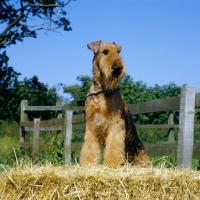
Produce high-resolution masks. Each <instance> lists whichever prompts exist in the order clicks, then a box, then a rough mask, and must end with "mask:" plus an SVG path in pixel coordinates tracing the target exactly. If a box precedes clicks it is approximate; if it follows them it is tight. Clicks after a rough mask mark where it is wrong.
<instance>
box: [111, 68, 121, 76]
mask: <svg viewBox="0 0 200 200" xmlns="http://www.w3.org/2000/svg"><path fill="white" fill-rule="evenodd" d="M120 74H121V67H120V66H113V76H114V77H116V78H118V77H119V76H120Z"/></svg>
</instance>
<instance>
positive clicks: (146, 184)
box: [0, 122, 200, 200]
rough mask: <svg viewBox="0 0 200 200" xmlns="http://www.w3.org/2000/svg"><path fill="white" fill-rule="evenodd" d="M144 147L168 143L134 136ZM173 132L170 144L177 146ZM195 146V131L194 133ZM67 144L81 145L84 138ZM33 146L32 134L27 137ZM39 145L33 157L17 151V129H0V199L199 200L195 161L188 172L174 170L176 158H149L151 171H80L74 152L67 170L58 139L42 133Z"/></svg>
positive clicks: (158, 136) (76, 136)
mask: <svg viewBox="0 0 200 200" xmlns="http://www.w3.org/2000/svg"><path fill="white" fill-rule="evenodd" d="M139 134H140V137H141V138H142V140H143V141H147V142H162V141H166V140H167V135H166V130H162V129H159V130H150V129H149V130H147V131H144V130H143V131H139ZM177 134H178V133H177V130H175V139H176V140H177ZM195 138H196V139H195V142H198V141H199V130H195ZM72 142H83V132H75V133H73V138H72ZM27 143H32V133H28V135H27ZM40 143H41V144H46V143H48V144H49V149H48V150H46V151H41V152H39V153H38V154H35V153H33V152H32V150H31V149H26V150H20V149H19V126H18V124H17V123H8V122H1V124H0V147H1V148H0V171H1V172H0V199H9V200H12V199H29V200H34V199H146V200H148V199H200V193H199V191H200V172H199V171H197V170H199V168H200V167H199V160H198V159H193V169H185V170H183V169H178V168H177V167H176V158H175V157H171V156H169V157H152V158H151V160H152V163H153V167H152V168H137V167H130V166H129V165H125V166H124V167H122V168H120V169H117V170H116V169H115V170H114V169H109V168H106V167H104V166H102V165H99V166H88V167H80V166H79V165H78V161H79V152H73V153H72V163H71V166H66V165H63V161H62V153H63V147H62V143H63V137H62V133H60V134H57V133H56V132H41V135H40Z"/></svg>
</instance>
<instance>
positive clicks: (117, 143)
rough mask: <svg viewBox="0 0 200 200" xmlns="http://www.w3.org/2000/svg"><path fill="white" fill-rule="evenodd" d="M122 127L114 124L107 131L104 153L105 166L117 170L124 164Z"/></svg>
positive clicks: (123, 131) (123, 132) (123, 133)
mask: <svg viewBox="0 0 200 200" xmlns="http://www.w3.org/2000/svg"><path fill="white" fill-rule="evenodd" d="M122 127H123V125H119V124H114V125H113V127H111V128H110V130H109V133H108V136H107V138H106V147H105V151H104V165H105V166H108V167H112V168H118V167H120V166H121V165H122V164H123V163H124V149H125V143H124V138H125V130H124V128H122Z"/></svg>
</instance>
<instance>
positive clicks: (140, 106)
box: [20, 87, 200, 168]
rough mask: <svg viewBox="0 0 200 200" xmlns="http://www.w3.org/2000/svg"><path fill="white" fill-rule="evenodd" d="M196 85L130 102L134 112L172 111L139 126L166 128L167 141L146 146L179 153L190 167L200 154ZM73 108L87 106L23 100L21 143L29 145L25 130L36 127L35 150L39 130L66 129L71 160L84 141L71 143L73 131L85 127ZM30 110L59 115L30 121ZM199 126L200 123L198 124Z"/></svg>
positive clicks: (152, 151) (154, 152)
mask: <svg viewBox="0 0 200 200" xmlns="http://www.w3.org/2000/svg"><path fill="white" fill-rule="evenodd" d="M195 92H196V89H195V88H192V87H186V88H183V89H182V91H181V96H177V97H172V98H167V99H159V100H153V101H148V102H143V103H137V104H132V105H129V110H130V112H131V114H133V115H134V114H145V113H153V112H160V111H170V114H169V118H168V124H162V125H139V124H136V127H137V128H138V129H140V128H141V129H144V128H145V129H146V128H151V129H152V128H156V129H159V128H167V129H168V130H169V132H168V142H165V143H157V144H150V143H145V147H146V150H147V152H148V154H149V155H150V156H164V155H165V156H169V155H173V156H177V165H178V166H179V167H183V168H187V167H191V165H192V157H194V158H200V145H198V144H194V142H193V140H194V114H195V111H196V112H200V109H199V107H200V93H199V94H195ZM63 110H65V118H62V111H63ZM73 110H84V107H79V106H63V107H62V106H61V105H60V104H57V105H56V106H28V101H27V100H23V101H22V102H21V117H20V147H22V148H26V147H27V146H28V145H27V144H26V142H25V137H26V132H27V131H33V133H34V134H33V135H34V136H33V138H34V139H33V150H34V152H37V151H39V149H40V150H41V149H42V147H41V146H39V131H49V130H57V131H59V130H64V163H65V164H69V163H70V159H71V152H72V151H80V150H81V146H82V144H80V143H71V138H72V131H75V130H85V118H84V114H79V115H73ZM30 111H55V112H57V119H53V120H46V121H40V119H34V121H28V112H30ZM173 111H179V112H180V113H179V124H174V119H173ZM195 127H196V128H200V125H195ZM174 128H179V135H178V144H176V143H175V140H174Z"/></svg>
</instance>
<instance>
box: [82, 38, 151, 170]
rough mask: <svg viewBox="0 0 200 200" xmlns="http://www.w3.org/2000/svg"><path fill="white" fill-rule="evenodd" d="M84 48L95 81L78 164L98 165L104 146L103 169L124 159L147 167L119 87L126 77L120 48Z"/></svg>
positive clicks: (92, 45)
mask: <svg viewBox="0 0 200 200" xmlns="http://www.w3.org/2000/svg"><path fill="white" fill-rule="evenodd" d="M87 46H88V48H89V49H90V50H92V51H93V52H94V58H93V74H94V78H93V84H92V86H91V87H90V90H89V92H88V94H87V99H86V102H85V114H86V132H85V138H84V144H83V147H82V150H81V159H80V164H81V165H85V164H97V163H99V159H100V149H101V146H105V149H104V164H105V165H106V166H109V167H113V168H117V167H120V166H121V165H123V163H124V162H125V160H127V161H128V162H129V163H131V164H132V165H140V166H146V165H149V163H150V160H149V156H148V155H147V153H146V151H145V148H144V145H143V143H142V142H141V141H140V139H139V138H138V135H137V131H136V127H135V124H134V122H133V119H132V116H131V114H130V112H129V109H128V105H127V103H126V101H125V100H124V98H123V96H122V94H121V92H120V90H119V88H118V82H119V81H120V80H121V79H122V77H123V76H124V74H125V66H124V64H123V62H122V58H121V57H120V55H119V53H120V51H121V47H120V46H119V45H118V44H116V43H115V42H113V43H104V42H101V41H96V42H92V43H89V44H88V45H87Z"/></svg>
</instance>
